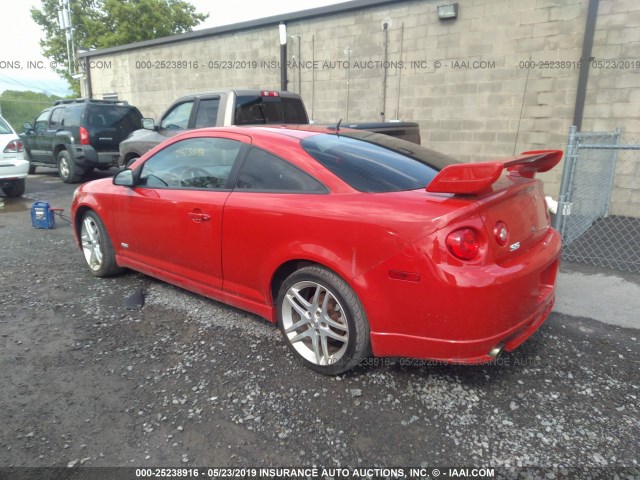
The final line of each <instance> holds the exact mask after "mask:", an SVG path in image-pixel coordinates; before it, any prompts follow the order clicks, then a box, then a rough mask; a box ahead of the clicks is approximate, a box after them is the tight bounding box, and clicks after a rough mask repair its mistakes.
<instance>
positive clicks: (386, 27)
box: [380, 22, 389, 122]
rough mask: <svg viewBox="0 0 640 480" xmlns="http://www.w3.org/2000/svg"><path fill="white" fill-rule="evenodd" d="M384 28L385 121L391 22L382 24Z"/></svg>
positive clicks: (383, 95) (383, 84)
mask: <svg viewBox="0 0 640 480" xmlns="http://www.w3.org/2000/svg"><path fill="white" fill-rule="evenodd" d="M382 29H383V30H384V32H383V34H384V57H383V58H384V62H383V64H382V68H383V74H382V109H381V110H380V117H381V119H382V121H383V122H384V118H385V110H386V108H387V60H388V54H389V24H388V23H387V22H384V23H383V24H382Z"/></svg>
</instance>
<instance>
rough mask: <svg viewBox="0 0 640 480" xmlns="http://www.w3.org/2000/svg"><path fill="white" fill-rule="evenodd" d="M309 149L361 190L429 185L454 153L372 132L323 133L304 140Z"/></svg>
mask: <svg viewBox="0 0 640 480" xmlns="http://www.w3.org/2000/svg"><path fill="white" fill-rule="evenodd" d="M301 145H302V147H303V148H304V149H305V150H306V152H307V153H308V154H309V155H311V156H312V157H313V158H315V159H316V160H317V161H318V162H320V163H321V164H322V165H324V166H325V167H326V168H327V169H329V170H330V171H331V172H332V173H333V174H335V175H337V176H338V177H340V178H341V179H342V180H343V181H345V182H346V183H348V184H349V185H351V186H352V187H353V188H355V189H356V190H360V191H361V192H371V193H380V192H399V191H404V190H415V189H418V188H425V187H426V186H427V185H428V184H429V183H430V182H431V180H433V177H435V176H436V174H437V173H438V172H439V171H440V170H442V169H443V168H444V167H446V166H447V165H452V164H456V163H459V162H458V161H456V160H454V159H453V158H451V157H448V156H446V155H444V154H442V153H438V152H436V151H434V150H430V149H428V148H425V147H422V146H420V145H416V144H414V143H411V142H407V141H404V140H400V139H397V138H393V137H389V136H388V135H380V134H376V133H369V132H348V133H346V132H345V133H344V134H343V133H340V134H339V135H337V134H336V135H334V134H319V135H314V136H311V137H308V138H305V139H304V140H302V142H301Z"/></svg>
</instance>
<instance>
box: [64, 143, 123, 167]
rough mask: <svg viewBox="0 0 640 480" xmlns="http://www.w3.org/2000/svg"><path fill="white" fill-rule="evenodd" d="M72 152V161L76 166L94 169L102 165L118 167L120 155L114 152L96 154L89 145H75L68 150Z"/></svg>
mask: <svg viewBox="0 0 640 480" xmlns="http://www.w3.org/2000/svg"><path fill="white" fill-rule="evenodd" d="M70 151H71V152H73V161H74V162H75V164H76V165H78V166H80V167H84V168H94V167H99V166H104V165H114V166H115V165H118V158H119V156H120V153H119V152H117V151H114V152H97V151H96V149H95V148H93V147H92V146H90V145H75V146H73V148H72V149H71V150H70Z"/></svg>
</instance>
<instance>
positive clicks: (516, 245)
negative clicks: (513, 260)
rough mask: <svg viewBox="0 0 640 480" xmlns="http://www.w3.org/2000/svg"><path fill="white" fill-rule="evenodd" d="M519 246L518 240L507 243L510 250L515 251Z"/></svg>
mask: <svg viewBox="0 0 640 480" xmlns="http://www.w3.org/2000/svg"><path fill="white" fill-rule="evenodd" d="M519 248H520V242H516V243H512V244H511V245H509V250H511V251H512V252H515V251H516V250H518V249H519Z"/></svg>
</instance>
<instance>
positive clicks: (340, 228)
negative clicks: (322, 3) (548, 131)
mask: <svg viewBox="0 0 640 480" xmlns="http://www.w3.org/2000/svg"><path fill="white" fill-rule="evenodd" d="M561 157H562V151H559V150H544V151H535V152H525V153H523V154H521V155H519V156H516V157H510V158H507V159H503V160H497V161H495V162H483V163H459V162H457V161H455V160H453V159H451V158H450V157H447V156H445V155H442V154H440V153H437V152H434V151H432V150H429V149H427V148H424V147H421V146H419V145H415V144H413V143H407V142H404V141H401V140H397V139H394V138H392V137H388V136H384V135H378V134H372V133H367V132H362V131H354V130H347V129H340V127H339V126H338V127H337V128H314V127H310V126H304V127H287V128H284V127H282V128H280V127H275V128H262V127H253V128H241V127H240V128H233V127H232V128H214V129H205V130H195V131H190V132H188V133H184V134H181V135H176V136H175V137H172V138H171V139H169V140H167V141H166V142H164V143H162V144H160V145H158V146H157V147H156V148H154V149H153V150H151V151H150V152H148V153H147V154H145V155H144V156H142V157H140V158H139V159H138V160H137V161H136V162H135V163H134V164H133V165H132V166H131V168H130V169H126V170H123V171H121V172H119V173H118V174H117V175H116V176H115V177H114V178H113V180H112V179H102V180H96V181H93V182H89V183H86V184H84V185H82V186H81V187H80V188H78V189H77V190H76V192H75V195H74V199H73V207H72V210H73V212H72V213H73V224H74V229H75V235H76V239H77V242H78V245H79V246H80V248H81V249H82V251H83V253H84V257H85V259H86V261H87V264H88V266H89V268H90V270H91V272H92V273H93V274H94V275H96V276H107V275H112V274H115V273H118V272H119V271H121V269H122V268H125V267H126V268H130V269H133V270H137V271H139V272H143V273H145V274H147V275H151V276H153V277H156V278H159V279H161V280H164V281H166V282H169V283H172V284H174V285H178V286H180V287H183V288H186V289H188V290H191V291H194V292H197V293H200V294H203V295H206V296H208V297H211V298H213V299H215V300H219V301H221V302H224V303H228V304H230V305H234V306H236V307H239V308H242V309H245V310H248V311H250V312H253V313H256V314H258V315H261V316H263V317H265V318H266V319H268V320H269V321H271V322H274V323H275V322H277V323H278V325H279V327H280V329H281V331H282V334H283V337H284V339H285V341H286V342H287V344H288V345H289V346H290V348H291V349H292V351H293V352H294V353H295V354H296V355H298V356H299V357H300V358H301V359H302V360H303V362H304V363H305V364H306V365H307V366H308V367H310V368H312V369H313V370H316V371H318V372H321V373H325V374H337V373H340V372H343V371H345V370H348V369H349V368H351V367H353V366H354V365H357V364H358V363H359V362H361V361H362V360H363V359H364V358H367V357H369V356H370V355H374V356H379V357H413V358H421V359H434V360H442V361H447V362H454V363H481V362H487V361H490V360H492V359H493V358H495V357H496V356H497V355H498V354H499V353H500V352H501V351H502V350H507V351H511V350H513V349H514V348H516V347H517V346H518V345H520V344H521V343H522V342H523V341H524V340H525V339H527V338H528V337H529V336H530V335H531V334H532V333H533V332H534V331H535V330H536V329H537V328H538V327H539V326H540V325H541V324H542V323H543V322H544V320H545V319H546V318H547V316H548V315H549V312H550V311H551V308H552V306H553V302H554V298H555V280H556V273H557V270H558V263H559V255H560V238H559V235H558V234H557V232H556V231H554V230H553V229H552V228H551V227H550V226H549V216H548V214H547V209H546V205H545V201H544V195H543V189H542V183H541V182H540V181H538V180H535V179H534V178H533V177H534V175H535V173H536V172H542V171H547V170H549V169H551V168H553V166H555V165H556V164H557V163H558V162H559V161H560V159H561Z"/></svg>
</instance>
